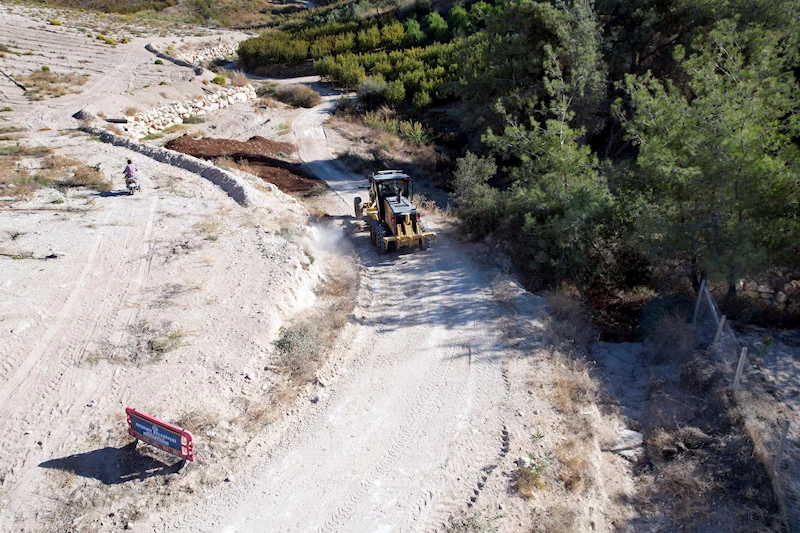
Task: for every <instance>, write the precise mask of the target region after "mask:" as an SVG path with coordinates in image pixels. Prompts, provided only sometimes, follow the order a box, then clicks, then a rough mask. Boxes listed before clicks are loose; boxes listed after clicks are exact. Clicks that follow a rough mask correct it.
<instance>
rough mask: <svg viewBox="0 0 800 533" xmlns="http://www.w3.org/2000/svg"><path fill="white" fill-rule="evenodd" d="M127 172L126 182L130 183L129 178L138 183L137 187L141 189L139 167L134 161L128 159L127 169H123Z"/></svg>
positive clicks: (124, 172)
mask: <svg viewBox="0 0 800 533" xmlns="http://www.w3.org/2000/svg"><path fill="white" fill-rule="evenodd" d="M122 173H123V174H125V178H126V180H125V184H126V185H127V184H128V180H131V181H133V182H134V183H135V184H136V188H137V189H139V188H140V186H139V175H138V174H139V169H138V168H137V167H136V165H134V164H133V161H131V160H130V159H128V165H127V166H126V167H125V170H123V171H122Z"/></svg>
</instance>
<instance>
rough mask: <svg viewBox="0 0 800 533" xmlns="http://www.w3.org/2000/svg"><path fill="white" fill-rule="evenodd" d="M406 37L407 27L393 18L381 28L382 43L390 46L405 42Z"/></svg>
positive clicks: (393, 46)
mask: <svg viewBox="0 0 800 533" xmlns="http://www.w3.org/2000/svg"><path fill="white" fill-rule="evenodd" d="M405 37H406V29H405V28H404V27H403V25H402V24H400V22H398V21H396V20H393V21H392V22H390V23H388V24H386V25H384V26H383V28H381V44H382V45H383V46H386V47H389V48H395V47H397V46H400V45H401V44H402V43H403V39H405Z"/></svg>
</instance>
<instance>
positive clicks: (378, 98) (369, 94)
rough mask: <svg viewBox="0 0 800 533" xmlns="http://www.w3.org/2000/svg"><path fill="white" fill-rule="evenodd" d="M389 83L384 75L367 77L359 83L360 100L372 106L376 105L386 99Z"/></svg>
mask: <svg viewBox="0 0 800 533" xmlns="http://www.w3.org/2000/svg"><path fill="white" fill-rule="evenodd" d="M386 88H387V83H386V81H384V79H383V76H380V75H379V76H376V77H374V78H367V79H365V80H364V81H362V82H361V83H359V84H358V90H357V91H356V94H357V95H358V100H359V101H360V102H361V103H363V104H365V105H367V106H370V107H375V106H377V105H378V104H380V103H381V102H383V100H384V94H385V93H386Z"/></svg>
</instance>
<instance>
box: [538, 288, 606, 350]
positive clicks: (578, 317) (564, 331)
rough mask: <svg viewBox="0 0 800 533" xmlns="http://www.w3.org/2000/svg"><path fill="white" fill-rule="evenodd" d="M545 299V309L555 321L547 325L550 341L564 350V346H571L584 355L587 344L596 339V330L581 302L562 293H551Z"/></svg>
mask: <svg viewBox="0 0 800 533" xmlns="http://www.w3.org/2000/svg"><path fill="white" fill-rule="evenodd" d="M545 297H546V298H547V308H548V310H549V311H550V314H551V315H552V317H553V318H554V319H555V320H551V322H550V324H549V326H550V328H549V329H550V330H551V331H552V333H553V338H552V339H551V341H552V342H553V343H554V344H560V345H561V347H562V348H566V346H564V345H565V344H567V345H572V346H574V347H575V348H576V349H577V350H579V351H580V352H584V353H585V352H586V351H587V350H588V347H589V344H591V343H592V342H593V341H594V340H596V339H597V329H596V328H595V327H594V324H593V323H592V319H591V315H590V314H589V311H588V310H587V308H586V306H585V305H584V303H583V301H581V300H580V299H579V298H577V297H574V296H571V295H569V294H567V293H565V292H563V291H555V292H551V293H548V294H546V295H545Z"/></svg>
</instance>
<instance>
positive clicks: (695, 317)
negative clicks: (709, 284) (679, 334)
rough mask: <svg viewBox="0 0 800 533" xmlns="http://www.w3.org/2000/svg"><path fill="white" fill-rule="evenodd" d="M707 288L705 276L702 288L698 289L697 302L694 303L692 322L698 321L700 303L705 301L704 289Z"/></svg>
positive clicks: (701, 283)
mask: <svg viewBox="0 0 800 533" xmlns="http://www.w3.org/2000/svg"><path fill="white" fill-rule="evenodd" d="M705 288H706V280H705V278H703V280H702V281H701V282H700V290H699V291H697V303H696V304H694V316H692V324H694V323H695V322H697V313H699V312H700V303H701V302H702V301H703V291H704V290H705Z"/></svg>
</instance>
